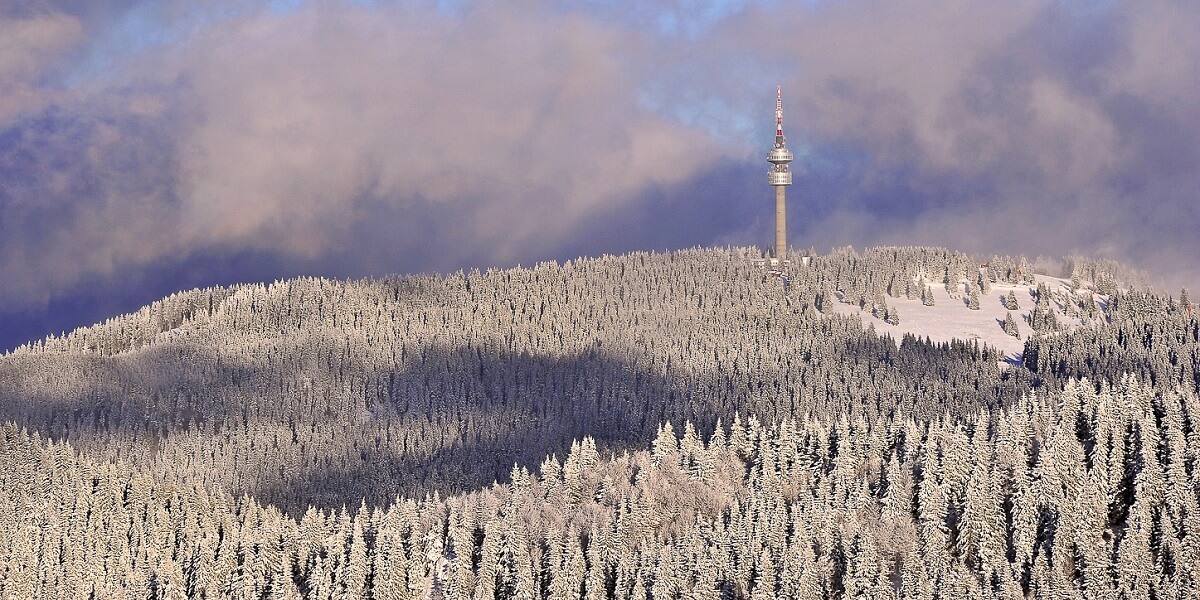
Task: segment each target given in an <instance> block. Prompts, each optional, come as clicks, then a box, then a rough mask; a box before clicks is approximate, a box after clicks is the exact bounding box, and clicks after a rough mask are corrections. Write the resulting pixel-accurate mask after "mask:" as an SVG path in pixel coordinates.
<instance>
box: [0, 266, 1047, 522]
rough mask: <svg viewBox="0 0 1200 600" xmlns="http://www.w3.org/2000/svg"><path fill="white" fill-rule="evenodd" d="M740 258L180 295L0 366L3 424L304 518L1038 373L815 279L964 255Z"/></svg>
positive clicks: (871, 412) (867, 274)
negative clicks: (582, 445) (909, 325)
mask: <svg viewBox="0 0 1200 600" xmlns="http://www.w3.org/2000/svg"><path fill="white" fill-rule="evenodd" d="M755 257H756V254H754V253H753V252H752V251H749V250H745V249H730V250H700V249H697V250H686V251H680V252H672V253H668V254H648V253H638V254H631V255H625V256H605V257H600V258H594V259H580V260H578V261H574V262H569V263H566V264H563V265H557V264H552V263H547V264H541V265H537V266H535V267H533V268H526V269H508V270H491V271H487V272H480V271H471V272H464V273H458V274H454V275H449V276H445V277H434V276H414V277H403V278H390V279H384V280H378V281H376V280H363V281H350V282H340V281H330V280H324V279H313V278H302V279H295V280H289V281H282V282H276V283H273V284H270V285H247V286H237V287H234V288H214V289H209V290H199V291H192V292H186V293H181V294H176V295H174V296H172V297H169V298H167V299H164V300H163V301H161V302H158V303H155V304H153V305H151V306H149V307H147V308H145V309H143V310H141V311H139V312H137V313H134V314H131V315H127V316H125V317H121V318H117V319H112V320H110V321H108V322H106V323H104V324H101V325H98V326H95V327H91V328H84V329H80V330H77V331H75V332H72V333H69V334H67V335H65V336H63V337H60V338H53V339H48V340H46V341H45V342H43V343H39V344H36V345H34V346H30V347H25V348H22V349H19V350H18V351H16V352H13V353H11V354H9V355H6V356H3V357H0V418H3V419H6V420H11V421H14V422H17V423H19V424H20V425H21V426H23V427H26V428H28V429H30V430H36V431H38V432H40V433H41V434H42V435H46V436H48V437H51V438H53V439H56V440H66V441H69V442H70V443H71V444H72V445H73V446H74V447H76V448H78V449H79V450H80V451H82V452H84V453H85V454H86V455H87V456H88V457H90V458H94V459H96V460H121V461H125V462H127V463H129V464H132V465H135V466H137V467H138V468H140V469H143V470H145V471H146V472H147V473H153V474H155V475H156V476H159V477H161V478H164V479H165V480H167V481H173V482H175V483H177V484H179V485H191V484H197V485H201V486H204V487H206V488H209V489H216V488H217V487H220V488H221V489H225V490H230V491H232V492H234V493H235V494H236V493H243V492H245V493H250V494H253V495H255V496H256V497H257V498H259V499H260V500H261V501H263V502H271V503H276V504H278V505H280V506H283V507H285V508H287V509H288V510H290V511H292V512H293V513H298V512H302V511H303V510H304V509H305V508H306V507H307V506H309V505H310V504H316V505H318V506H324V507H336V506H340V505H341V504H343V503H346V502H349V503H351V504H357V503H358V502H359V500H361V499H363V498H366V499H367V501H368V502H369V503H380V502H386V501H387V500H389V499H390V498H392V497H394V496H395V495H397V494H404V495H415V496H421V495H423V494H425V493H426V492H429V491H433V490H439V491H441V492H442V493H445V494H449V493H453V492H457V491H461V490H468V489H475V488H478V487H480V486H484V485H488V484H490V483H491V482H492V481H494V480H496V479H501V480H504V479H506V478H507V477H508V475H509V470H510V468H511V466H512V465H513V464H514V463H519V464H522V465H526V466H532V465H536V464H538V463H539V462H540V461H541V460H542V459H543V458H544V457H545V456H546V455H547V454H549V453H552V452H561V451H564V450H565V449H566V448H567V447H568V446H569V444H570V442H571V440H573V439H580V438H583V437H585V436H590V437H592V438H593V439H595V440H596V441H597V443H598V444H599V446H600V447H601V448H614V449H620V448H627V447H632V448H636V447H640V446H642V445H644V444H645V443H646V442H647V441H648V440H649V439H651V438H652V437H653V436H654V435H655V431H656V428H657V427H658V424H659V423H662V422H668V421H669V422H672V423H674V424H675V426H676V427H682V424H683V423H684V422H685V421H691V422H693V423H695V424H696V426H697V427H698V428H701V429H703V430H709V429H711V428H712V427H713V426H714V425H715V422H716V420H717V419H718V418H721V417H724V418H725V419H726V421H728V419H729V416H730V415H733V414H735V413H741V414H746V415H754V416H756V417H757V418H758V419H760V420H761V421H763V422H768V423H773V422H777V421H780V420H782V419H786V418H799V417H800V416H801V415H804V414H812V415H835V414H846V415H848V416H849V417H850V418H857V417H858V416H862V417H864V418H867V419H874V418H877V417H879V416H884V417H886V416H889V415H893V414H906V415H911V416H913V417H914V418H918V419H924V418H927V417H934V416H940V415H942V414H944V413H946V412H950V413H953V414H960V413H961V414H970V413H974V412H975V411H977V410H978V409H980V408H981V407H992V406H1000V405H1003V404H1005V403H1007V402H1011V401H1013V400H1015V399H1016V398H1018V397H1019V396H1020V394H1021V393H1023V392H1024V391H1026V390H1028V389H1030V387H1031V386H1032V384H1033V379H1032V378H1031V377H1030V375H1029V374H1028V372H1026V371H1024V370H1021V369H1000V368H998V367H997V363H998V362H999V361H1002V360H1003V359H1004V358H1005V357H1004V356H1002V355H1001V354H1000V353H998V352H996V351H995V350H993V349H991V348H987V347H980V346H978V345H977V344H973V343H965V342H955V343H951V344H934V343H929V342H928V341H924V340H919V339H916V338H908V339H905V340H903V343H902V344H899V346H898V344H897V342H898V341H900V340H892V339H890V338H886V337H880V336H878V335H876V334H875V333H874V332H873V331H870V330H867V331H864V330H863V327H862V324H861V323H860V322H859V320H858V319H856V318H845V317H837V316H831V315H825V314H821V312H819V310H818V309H824V310H825V311H826V312H829V310H828V307H824V306H822V303H823V302H827V301H831V300H830V298H831V297H832V291H839V292H843V293H844V295H849V294H870V295H886V294H888V293H893V294H902V293H904V290H903V289H902V288H903V287H904V286H903V285H901V284H899V283H897V282H910V283H911V284H912V285H910V286H909V287H912V286H914V285H916V284H917V283H918V282H920V281H921V280H923V279H930V280H933V279H934V278H942V279H945V278H947V277H949V278H951V279H954V278H958V279H962V278H966V277H967V276H968V275H970V274H971V273H974V274H975V276H976V277H978V276H979V264H978V261H976V260H973V259H970V258H968V257H966V256H965V255H962V254H958V253H952V252H948V251H945V250H942V249H929V248H884V249H875V250H871V251H868V252H866V253H864V254H862V255H859V254H857V253H855V252H853V251H851V250H841V251H838V252H835V253H834V254H832V255H830V256H828V257H817V258H816V259H815V260H814V261H813V262H812V264H811V265H810V267H808V268H804V269H799V268H797V269H792V270H791V271H790V282H789V285H788V286H786V287H785V286H784V285H782V284H781V282H780V280H778V279H776V278H774V277H770V276H769V275H767V274H766V273H765V272H764V271H763V270H761V269H758V268H755V267H753V266H752V265H751V260H752V259H753V258H755ZM993 264H994V266H993V269H994V270H995V274H996V275H997V276H1001V277H1009V276H1014V277H1018V276H1023V274H1026V273H1028V271H1026V270H1022V267H1021V266H1020V265H1021V263H1020V262H1019V261H1007V262H1006V259H994V260H993ZM905 285H908V284H905Z"/></svg>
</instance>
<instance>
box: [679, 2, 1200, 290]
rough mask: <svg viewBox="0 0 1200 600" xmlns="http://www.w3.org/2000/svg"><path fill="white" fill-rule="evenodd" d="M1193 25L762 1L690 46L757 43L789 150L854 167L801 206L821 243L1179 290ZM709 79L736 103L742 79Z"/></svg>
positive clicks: (709, 54)
mask: <svg viewBox="0 0 1200 600" xmlns="http://www.w3.org/2000/svg"><path fill="white" fill-rule="evenodd" d="M1191 15H1194V6H1189V3H1186V2H1171V1H1167V0H1156V1H1152V2H1139V3H1123V2H1117V3H1103V4H1102V5H1100V6H1094V5H1090V4H1089V5H1083V4H1065V3H1057V2H1050V1H1044V0H1021V1H1018V2H1003V3H995V2H982V1H978V2H960V3H954V4H953V5H947V4H946V3H944V2H935V1H918V2H905V3H894V2H883V1H847V2H835V3H821V4H818V5H816V6H815V7H812V8H797V9H796V10H781V9H780V8H779V7H769V8H768V7H757V8H752V9H749V10H746V11H744V12H742V13H741V14H739V15H737V16H736V17H734V18H731V19H729V20H727V21H726V22H724V23H723V24H722V25H721V27H720V28H719V29H718V30H717V31H715V32H714V34H713V35H712V36H711V38H710V39H708V40H705V41H703V42H702V43H698V44H695V45H694V46H693V47H692V50H693V52H694V53H695V54H696V55H697V56H699V57H700V58H698V59H697V60H700V61H709V60H715V59H716V58H719V57H721V56H727V55H729V54H730V53H731V52H735V51H738V50H743V49H745V48H749V47H752V46H757V47H758V50H756V51H755V52H754V54H755V56H757V57H758V58H759V60H758V62H757V68H758V69H759V70H760V71H765V72H768V73H771V72H774V73H775V74H776V76H777V77H778V78H780V79H782V83H783V84H784V87H785V94H787V98H788V100H789V125H790V127H791V129H790V133H792V134H793V135H792V137H791V138H790V139H791V140H792V141H793V142H794V143H798V144H800V145H802V146H805V145H806V146H807V147H810V148H812V153H811V156H810V158H811V159H813V160H815V161H819V160H821V154H822V153H824V152H828V151H841V150H843V149H845V148H852V149H853V150H854V151H855V152H857V153H858V154H859V155H860V156H861V163H862V165H864V166H863V168H862V172H861V173H860V176H859V178H858V179H857V180H856V181H853V182H847V184H846V185H845V186H844V187H841V188H834V189H828V190H823V191H827V192H831V193H832V194H833V195H830V196H826V197H820V198H813V199H812V200H813V201H814V202H820V203H826V204H830V205H832V206H833V207H834V208H833V210H830V211H829V212H828V213H827V215H826V216H825V217H823V218H827V219H829V220H828V221H827V222H824V223H814V224H810V225H809V227H811V230H812V232H813V233H814V234H815V235H816V236H819V237H820V238H822V239H824V240H826V241H830V242H833V243H834V244H836V243H837V241H835V240H834V239H833V238H840V241H841V243H855V244H876V243H883V242H898V243H937V244H942V245H949V246H953V247H959V248H963V249H966V250H971V251H978V252H992V251H1001V252H1013V253H1018V252H1024V253H1031V254H1032V253H1037V252H1047V253H1057V254H1064V253H1068V252H1084V253H1088V254H1100V255H1108V256H1109V257H1113V258H1118V259H1121V260H1124V261H1127V262H1130V263H1133V264H1136V265H1140V266H1142V267H1144V268H1146V269H1148V270H1151V271H1153V272H1154V273H1155V274H1157V275H1159V276H1160V281H1162V282H1164V283H1165V284H1166V285H1171V286H1177V285H1182V284H1184V283H1187V282H1189V281H1191V282H1195V281H1197V279H1200V278H1198V277H1197V276H1198V275H1200V272H1198V270H1197V269H1196V267H1194V266H1192V261H1189V260H1187V259H1186V256H1187V255H1189V254H1190V255H1193V256H1194V255H1195V254H1196V253H1197V252H1198V251H1200V237H1197V236H1195V234H1194V232H1195V231H1197V230H1200V212H1198V210H1197V208H1196V206H1197V204H1196V196H1195V190H1196V189H1198V186H1197V184H1200V141H1198V140H1200V103H1197V102H1195V101H1194V98H1196V97H1197V96H1198V95H1200V21H1198V20H1196V19H1195V18H1193V17H1192V16H1191ZM706 75H707V76H709V77H712V78H714V79H717V80H720V81H721V83H720V84H719V85H720V86H721V87H722V88H723V93H725V94H727V95H728V96H730V97H735V98H736V97H738V96H739V95H741V94H743V92H742V91H740V90H739V89H737V88H738V87H740V86H742V81H741V80H740V78H739V77H738V76H737V75H731V74H728V73H724V72H706ZM695 85H696V86H700V87H710V88H711V87H712V86H713V84H712V83H711V82H709V81H700V82H697V83H695ZM805 184H806V181H805V179H804V178H801V179H799V180H798V187H799V186H803V185H805ZM896 209H899V211H900V212H901V213H910V212H915V213H916V214H917V215H918V216H917V218H915V219H907V218H905V217H903V216H901V217H900V218H897V216H896V215H894V214H889V212H887V211H891V210H896ZM794 241H797V242H804V243H803V245H807V243H806V242H807V240H794Z"/></svg>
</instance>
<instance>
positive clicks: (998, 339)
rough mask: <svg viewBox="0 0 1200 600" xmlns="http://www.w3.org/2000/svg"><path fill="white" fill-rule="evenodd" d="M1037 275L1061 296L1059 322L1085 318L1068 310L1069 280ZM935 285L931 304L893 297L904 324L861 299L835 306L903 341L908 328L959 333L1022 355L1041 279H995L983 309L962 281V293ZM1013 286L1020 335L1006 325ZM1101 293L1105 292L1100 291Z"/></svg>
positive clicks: (891, 304)
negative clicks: (971, 304) (970, 300)
mask: <svg viewBox="0 0 1200 600" xmlns="http://www.w3.org/2000/svg"><path fill="white" fill-rule="evenodd" d="M1034 277H1035V279H1036V281H1037V282H1039V283H1040V282H1045V283H1046V285H1047V286H1048V287H1049V288H1050V290H1051V293H1052V294H1053V295H1054V296H1055V300H1056V301H1054V302H1052V303H1051V305H1052V306H1053V307H1054V309H1055V317H1056V318H1057V319H1058V322H1059V324H1060V325H1063V326H1065V327H1068V328H1069V327H1075V326H1078V325H1079V324H1080V321H1079V319H1075V318H1069V317H1067V316H1066V315H1065V314H1064V313H1063V312H1062V310H1063V305H1062V304H1061V301H1062V298H1063V297H1070V284H1069V283H1068V282H1067V280H1065V279H1059V278H1057V277H1047V276H1045V275H1035V276H1034ZM929 289H930V290H931V291H932V292H933V296H934V305H933V306H925V305H923V304H921V301H920V300H919V299H916V300H908V299H906V298H887V305H888V308H889V309H895V310H897V311H898V313H899V317H900V323H899V324H898V325H891V324H889V323H887V322H886V321H884V320H883V319H882V318H879V317H875V316H873V315H872V314H871V309H870V306H868V307H867V308H866V309H860V308H859V307H858V306H857V305H856V304H845V303H842V302H836V303H834V306H833V312H834V313H836V314H841V315H858V316H859V317H861V318H862V320H863V325H864V326H866V325H873V326H874V327H875V331H877V332H878V333H879V334H881V335H882V334H889V335H891V336H892V337H893V338H894V339H895V340H896V341H897V343H899V342H900V340H901V338H902V337H903V336H904V334H905V333H911V334H913V335H915V336H918V337H921V338H925V337H928V338H929V339H930V340H932V341H934V342H949V341H950V340H954V339H959V340H978V341H979V342H980V343H983V344H988V345H990V346H992V347H995V348H997V349H999V350H1000V351H1002V352H1004V354H1005V357H1006V358H1007V360H1008V361H1009V362H1014V363H1015V362H1019V361H1020V358H1021V353H1022V352H1023V351H1024V347H1025V340H1026V339H1028V338H1029V336H1030V335H1031V334H1032V333H1033V330H1032V328H1030V326H1029V323H1028V321H1027V317H1028V316H1029V312H1030V311H1031V310H1033V306H1034V299H1033V292H1034V291H1035V290H1036V289H1037V285H1036V284H1034V285H1014V284H1010V283H1004V282H998V283H993V284H992V289H991V290H990V291H989V292H988V294H986V295H984V294H982V293H981V294H980V295H979V310H971V309H970V308H968V305H967V294H966V293H963V292H962V291H961V290H962V289H963V287H962V285H961V284H960V285H959V288H958V289H959V290H960V292H959V294H958V297H957V298H953V297H951V296H950V293H949V292H947V291H946V288H945V286H943V285H941V284H940V283H939V284H930V286H929ZM1009 291H1012V292H1013V293H1014V294H1015V295H1016V298H1017V304H1018V306H1019V307H1020V309H1019V310H1014V311H1011V312H1012V315H1013V319H1014V320H1015V321H1016V322H1017V328H1018V332H1019V333H1020V337H1019V338H1018V337H1013V336H1010V335H1008V334H1007V333H1004V329H1003V325H1004V316H1005V315H1006V314H1007V313H1008V312H1010V311H1009V310H1008V309H1007V308H1005V307H1004V298H1005V296H1007V295H1008V292H1009ZM1060 294H1061V296H1060ZM1097 298H1098V299H1099V298H1101V297H1100V296H1097Z"/></svg>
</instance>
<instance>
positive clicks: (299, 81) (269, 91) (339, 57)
mask: <svg viewBox="0 0 1200 600" xmlns="http://www.w3.org/2000/svg"><path fill="white" fill-rule="evenodd" d="M638 43H639V41H638V38H637V36H635V35H632V34H631V33H630V32H628V31H626V30H622V29H619V28H615V27H611V26H605V25H601V24H597V23H594V22H591V21H589V20H587V19H583V18H580V17H578V16H573V15H570V14H557V13H552V12H540V11H538V10H537V9H536V8H533V7H522V8H513V7H508V8H506V9H501V8H499V7H497V6H492V5H488V6H480V7H475V8H471V9H470V10H468V11H467V12H466V13H465V14H464V15H458V16H454V17H450V16H446V15H441V14H438V13H435V12H432V11H424V10H420V9H405V8H397V7H385V8H378V7H373V8H366V7H355V6H351V5H342V4H334V3H315V4H313V5H311V6H308V7H306V8H303V9H302V10H300V11H298V12H295V13H291V14H285V15H279V14H275V13H271V12H269V11H249V12H247V13H246V14H243V15H241V16H239V17H236V18H233V19H227V20H224V21H221V22H217V23H215V24H212V25H209V26H206V27H204V28H202V29H201V30H200V31H199V32H198V33H197V34H196V35H195V36H194V37H192V38H191V39H189V40H187V41H186V42H185V43H183V44H180V45H178V46H176V47H172V48H167V49H164V50H163V51H162V52H159V53H157V54H156V55H154V56H142V57H140V58H139V59H138V60H135V61H131V62H130V63H129V64H127V65H126V66H125V67H124V70H123V71H122V72H121V73H120V74H119V77H117V78H115V79H114V81H113V82H112V83H111V85H109V86H108V87H106V88H104V89H102V90H100V91H97V92H93V93H92V94H91V95H89V96H87V97H86V98H83V99H81V100H79V101H77V102H76V103H74V104H66V103H64V104H61V105H58V106H56V107H55V108H54V109H53V110H51V111H50V113H53V114H60V115H61V114H62V113H65V114H66V115H69V116H68V117H64V118H54V117H47V118H48V119H49V121H48V123H51V124H53V125H54V126H53V127H49V128H47V127H46V126H44V125H38V124H37V123H36V122H34V120H26V121H25V122H24V123H22V124H20V125H18V126H15V127H13V128H11V129H10V133H9V134H8V135H9V136H10V138H11V137H14V136H15V137H17V138H21V139H18V140H16V141H14V140H12V139H10V141H9V144H8V145H7V147H0V153H2V155H3V156H5V160H7V161H8V164H7V165H4V164H0V168H3V169H5V171H6V172H7V173H26V174H33V175H32V176H33V177H34V179H35V181H33V182H31V185H30V187H27V188H18V187H15V186H5V189H0V193H3V194H4V196H0V211H2V212H0V214H2V215H3V216H2V217H0V232H2V233H3V234H4V235H3V237H2V238H0V256H2V257H3V259H2V260H3V262H0V268H2V269H3V273H4V276H5V279H6V280H7V282H8V283H7V286H6V288H5V289H4V290H2V291H0V305H5V306H8V307H10V308H11V307H14V306H22V305H24V304H28V303H30V302H34V303H37V302H45V301H46V300H47V298H48V297H50V296H53V295H55V294H59V293H63V292H64V291H65V290H69V289H70V288H71V286H72V285H74V284H77V283H78V282H80V281H83V280H84V279H85V278H86V277H88V276H92V275H95V274H104V273H111V272H116V271H117V270H118V269H119V268H127V267H129V266H131V265H137V264H151V263H153V262H154V261H159V260H162V259H164V258H168V257H174V256H187V255H189V254H190V253H195V252H199V251H204V252H215V253H233V252H239V251H255V252H271V253H279V254H282V255H284V256H292V257H294V258H295V260H297V261H317V262H320V260H321V258H322V257H323V256H327V255H329V256H333V255H337V256H345V255H346V254H347V249H348V248H350V249H351V250H350V251H349V254H351V255H353V254H354V251H353V250H352V248H353V247H354V246H355V245H360V244H372V245H383V246H392V247H406V248H411V247H414V246H416V247H422V246H424V247H429V248H436V249H438V251H439V252H440V253H441V256H440V257H439V258H437V259H436V260H435V261H434V264H455V263H458V262H462V261H463V260H467V259H468V258H476V257H479V256H486V257H488V258H489V259H490V260H491V261H493V262H496V263H505V262H510V261H513V260H514V259H517V258H518V257H521V256H526V255H528V250H529V248H531V247H547V246H549V245H553V244H554V243H556V241H558V242H562V240H563V237H564V236H566V235H568V234H569V232H571V231H572V230H573V229H574V228H575V227H577V226H578V224H579V223H580V222H581V221H582V220H585V219H587V218H589V216H590V215H593V214H594V213H596V212H597V211H606V210H611V209H612V208H613V207H615V206H619V205H621V204H622V203H625V202H629V201H630V199H631V198H633V197H635V196H636V195H637V194H638V193H639V191H640V190H642V189H643V188H644V187H646V186H653V185H670V184H673V183H677V182H681V181H684V180H687V179H688V178H690V177H691V176H693V175H694V174H695V173H697V172H699V171H700V170H702V169H704V168H705V167H706V166H707V165H709V164H711V163H712V162H713V160H714V159H715V157H718V156H720V149H719V148H717V147H716V146H715V145H714V144H713V143H712V142H711V141H710V140H709V139H708V138H707V137H706V136H705V135H704V134H703V133H702V132H700V131H697V130H694V129H689V128H686V127H683V126H680V125H677V124H672V123H671V122H670V121H668V120H664V119H661V118H659V117H657V116H656V115H654V114H652V113H650V112H649V111H647V110H646V109H644V108H642V107H640V106H638V105H637V103H636V101H635V98H636V93H635V88H636V86H637V84H638V81H637V80H636V79H635V78H631V77H630V75H629V74H628V73H627V72H626V71H625V70H624V69H623V65H622V62H621V60H622V59H621V58H620V57H621V56H627V55H628V54H629V53H630V51H631V47H633V46H636V45H637V44H638ZM56 127H57V128H62V129H63V130H62V131H59V130H57V129H56ZM26 138H28V139H26ZM22 161H24V162H22ZM58 166H62V167H65V169H64V170H63V172H60V173H56V167H58ZM57 179H62V180H64V181H63V183H61V184H55V183H54V182H55V180H57ZM55 185H65V186H66V188H65V189H62V190H60V191H58V192H55V193H51V194H46V193H45V192H46V191H47V190H48V189H50V190H52V189H53V188H54V186H55ZM56 203H59V204H62V205H63V206H61V207H59V209H54V210H51V209H50V206H51V205H54V204H56ZM429 206H433V207H444V208H437V209H436V210H430V209H428V208H423V207H429ZM60 209H61V210H60ZM406 211H407V212H406ZM433 213H436V214H437V215H438V218H439V219H440V221H439V223H438V226H437V227H436V228H433V229H432V230H431V229H430V228H426V229H424V230H414V229H413V228H412V227H411V226H410V224H408V223H397V224H396V227H394V228H392V229H390V230H391V231H393V232H394V233H395V235H396V236H397V237H398V238H399V237H400V236H405V237H416V238H417V239H416V240H411V239H389V238H388V236H387V235H386V232H387V231H389V228H387V227H380V226H379V224H377V223H376V220H377V219H378V218H380V216H381V215H386V216H387V217H388V218H396V219H404V218H406V217H412V218H414V219H420V218H422V217H420V216H419V215H423V214H424V215H428V214H433ZM364 223H369V224H370V227H368V228H367V229H369V230H370V231H372V232H374V233H376V235H375V236H373V237H372V238H371V239H362V238H361V237H360V236H359V235H358V234H359V233H361V232H362V231H363V230H364ZM22 231H25V232H33V231H36V232H35V233H22ZM433 235H437V236H438V238H436V239H435V238H433V237H432V236H433ZM422 254H425V255H427V256H428V255H430V254H432V253H430V252H422ZM388 255H391V253H388V252H380V251H379V250H378V249H374V248H372V249H366V248H364V249H363V250H362V252H361V256H362V257H363V258H364V259H368V258H369V257H373V256H388Z"/></svg>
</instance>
